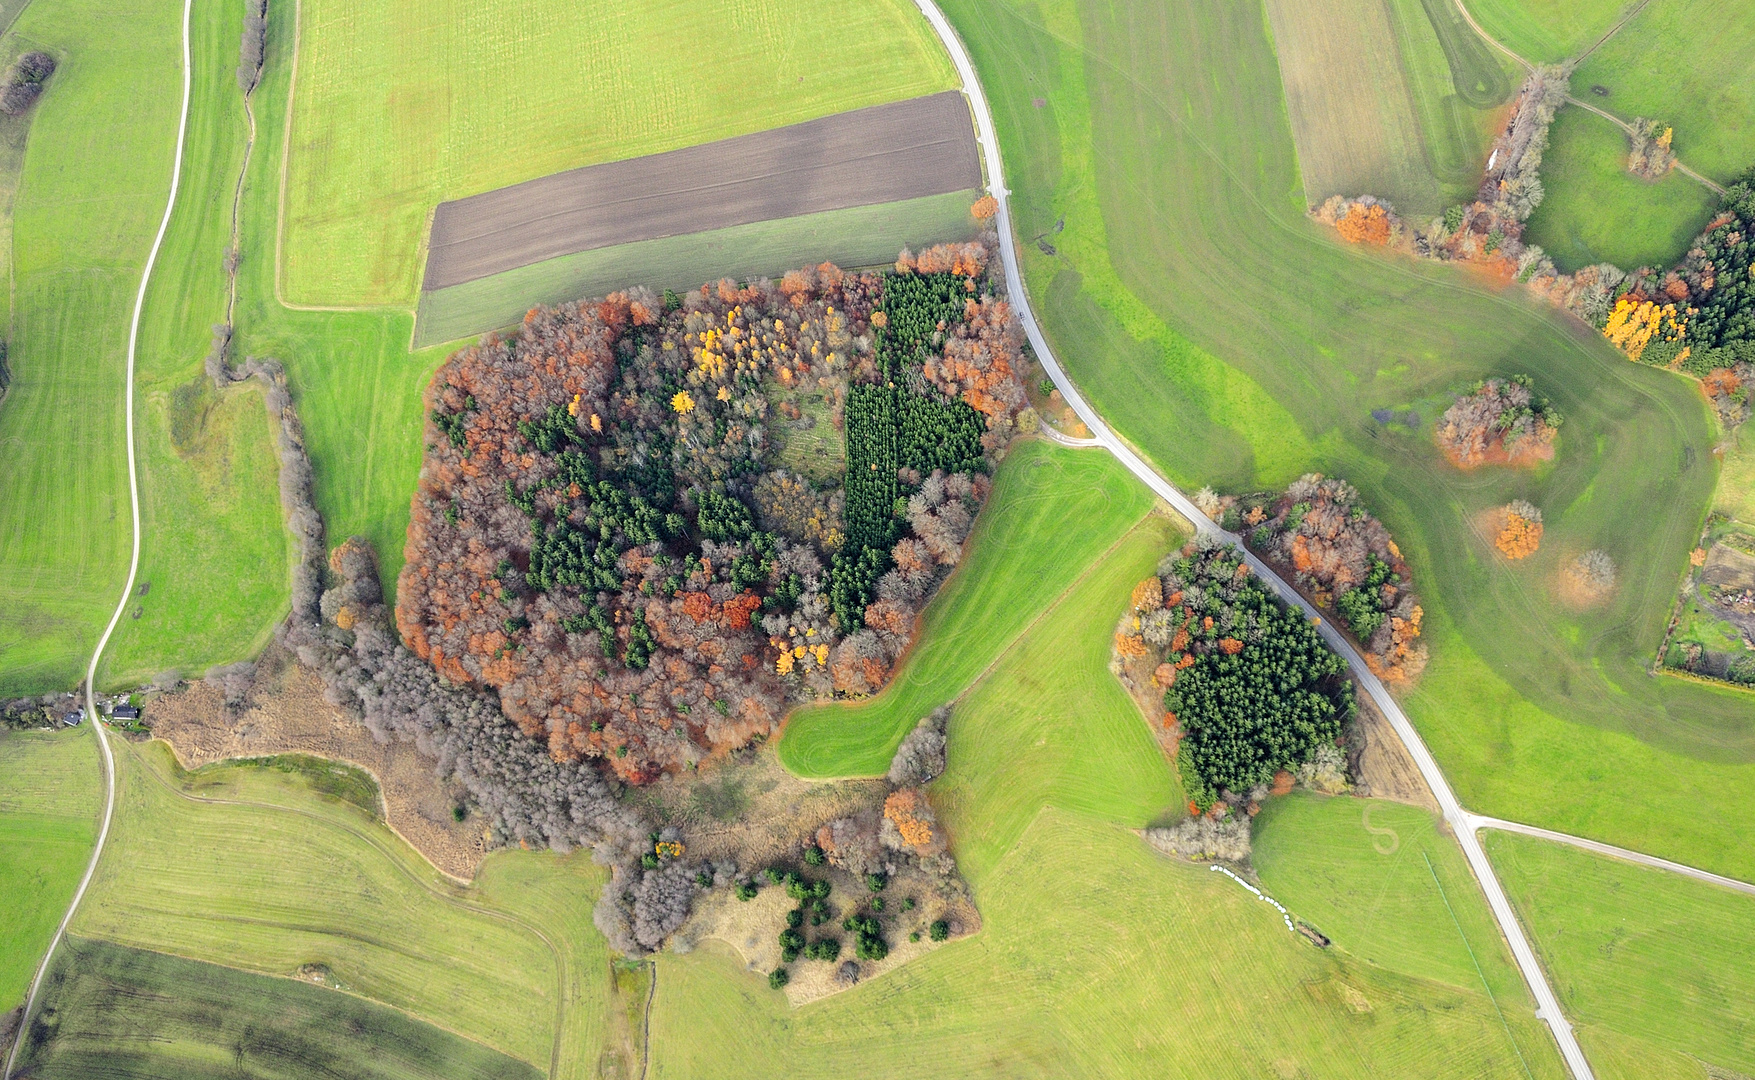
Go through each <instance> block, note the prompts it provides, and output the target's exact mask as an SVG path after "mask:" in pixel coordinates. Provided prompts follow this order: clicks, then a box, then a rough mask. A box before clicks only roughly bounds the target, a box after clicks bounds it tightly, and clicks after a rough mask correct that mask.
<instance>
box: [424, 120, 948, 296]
mask: <svg viewBox="0 0 1755 1080" xmlns="http://www.w3.org/2000/svg"><path fill="white" fill-rule="evenodd" d="M981 183H982V179H981V163H980V160H979V159H978V158H977V156H976V149H975V129H974V125H973V121H972V120H971V118H970V113H969V105H968V102H967V101H965V100H964V98H963V95H962V94H961V93H958V92H957V91H954V90H952V91H946V92H944V93H940V94H933V95H930V96H928V97H921V98H913V99H910V100H908V101H898V102H894V103H892V104H888V105H875V106H872V107H871V108H867V109H856V110H854V111H852V112H845V113H837V114H836V115H834V116H825V117H823V118H822V119H820V120H808V121H806V122H804V123H802V124H793V125H791V126H790V127H783V128H775V129H774V130H772V131H760V132H756V133H755V134H752V135H740V136H738V137H736V138H732V139H723V140H721V141H719V142H713V143H705V144H702V145H700V146H691V147H687V148H685V149H682V150H672V151H670V152H669V153H664V154H651V155H648V156H646V157H639V158H631V159H629V160H626V161H615V162H610V163H607V164H604V165H591V166H587V167H586V168H583V169H573V170H571V171H569V172H563V173H556V174H554V175H553V176H544V177H541V178H540V179H536V180H531V181H528V182H526V183H522V184H516V185H513V186H512V187H508V188H501V189H499V190H498V191H489V192H484V193H483V194H480V195H472V196H470V197H469V198H467V199H457V200H454V201H452V202H447V203H441V204H440V205H439V208H438V210H437V211H436V212H435V213H434V215H433V231H432V242H431V246H430V248H429V250H428V253H427V268H426V279H425V281H423V282H422V285H421V288H422V289H423V290H425V291H428V292H431V291H433V290H436V289H443V288H445V287H447V286H451V285H460V284H462V283H464V282H466V281H474V280H476V279H477V278H483V277H487V276H489V275H491V274H497V273H500V272H502V271H505V270H512V269H516V268H517V267H520V266H528V265H529V264H531V263H534V262H541V261H542V260H544V259H552V258H555V257H557V256H560V255H571V254H573V253H575V252H579V251H591V250H593V249H596V248H602V247H610V246H613V245H616V244H627V243H632V242H634V241H637V240H653V239H658V238H660V237H666V236H678V235H682V234H684V233H694V232H701V231H704V230H707V229H720V228H726V227H728V226H733V225H747V224H750V223H752V222H757V221H770V220H773V219H775V218H787V217H795V216H797V215H799V214H813V213H817V212H819V211H823V210H842V209H846V208H848V207H853V206H870V205H872V204H875V203H887V202H895V201H897V200H900V199H912V198H917V197H919V196H923V195H942V194H946V193H948V192H952V191H964V190H968V189H971V188H978V187H980V186H981Z"/></svg>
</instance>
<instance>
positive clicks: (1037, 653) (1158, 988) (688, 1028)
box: [650, 452, 1563, 1078]
mask: <svg viewBox="0 0 1755 1080" xmlns="http://www.w3.org/2000/svg"><path fill="white" fill-rule="evenodd" d="M1062 453H1064V452H1062ZM1168 525H1169V522H1168V521H1167V520H1166V519H1164V518H1160V517H1148V518H1146V519H1145V520H1144V521H1143V522H1141V524H1139V525H1138V526H1136V527H1135V528H1133V529H1132V530H1131V531H1129V532H1128V533H1127V534H1126V536H1125V538H1124V539H1123V540H1122V541H1121V543H1119V544H1118V545H1116V546H1115V547H1114V549H1113V550H1111V551H1110V552H1109V553H1108V555H1107V556H1106V557H1105V558H1104V559H1103V560H1102V561H1101V562H1099V563H1097V564H1096V565H1095V566H1093V567H1092V568H1091V570H1090V572H1089V574H1088V575H1087V576H1086V577H1085V578H1084V579H1083V580H1081V581H1080V582H1079V583H1078V585H1076V586H1075V587H1074V588H1073V589H1072V590H1070V591H1069V592H1067V593H1066V594H1065V595H1064V596H1063V597H1062V598H1061V599H1060V600H1058V601H1057V602H1056V603H1055V604H1054V605H1053V606H1052V607H1051V608H1050V609H1049V611H1048V612H1047V613H1046V614H1045V615H1044V616H1043V617H1042V618H1041V620H1040V621H1038V622H1036V623H1034V624H1033V625H1032V626H1031V627H1030V629H1029V630H1028V631H1027V632H1026V633H1025V635H1024V636H1023V637H1022V638H1020V639H1019V640H1018V641H1017V642H1016V643H1015V644H1013V645H1012V646H1011V647H1010V648H1009V649H1008V650H1006V651H1005V653H1004V654H1003V655H1002V656H1000V657H999V659H998V661H997V662H996V663H995V664H994V665H993V667H992V669H991V670H990V671H989V672H988V673H987V674H986V675H985V676H984V677H983V678H982V679H981V681H980V682H978V683H977V684H976V686H975V687H974V688H973V689H971V690H970V691H969V693H968V694H967V695H966V696H964V697H963V698H962V700H961V701H960V702H959V703H958V705H957V707H956V709H955V711H954V712H953V714H952V717H951V722H950V730H949V736H950V746H949V755H950V758H949V765H948V769H947V771H946V773H945V775H944V776H943V777H942V778H940V779H939V780H937V781H935V782H934V783H933V785H932V787H931V788H930V789H929V791H930V794H931V797H932V800H933V802H934V804H935V805H936V806H937V807H938V811H939V819H940V821H941V822H942V823H944V825H945V826H946V828H947V829H948V831H949V832H950V834H951V835H952V837H953V838H954V841H953V843H954V848H955V851H956V855H957V860H958V864H959V866H960V867H961V868H962V869H963V872H964V874H965V875H966V876H967V877H968V879H969V882H970V884H971V885H972V886H973V887H974V890H975V893H976V895H977V896H978V897H980V903H981V917H982V920H983V926H982V929H981V931H980V933H978V934H976V935H974V936H973V937H970V938H968V939H967V940H964V941H959V942H956V943H953V944H952V945H950V946H948V947H946V948H943V949H939V950H936V951H934V952H932V953H931V954H929V955H927V956H925V957H923V958H921V959H919V960H917V961H914V962H912V963H910V964H908V965H907V966H905V967H902V968H899V969H897V970H896V971H894V972H891V973H889V974H887V975H885V976H883V977H882V978H880V979H876V980H873V981H871V982H867V983H864V984H861V985H860V986H858V987H856V988H854V989H852V990H849V991H847V992H845V993H841V994H837V995H835V996H834V997H832V998H828V999H826V1000H823V1001H819V1002H816V1003H814V1004H812V1005H810V1006H809V1007H807V1008H804V1009H798V1010H794V1009H791V1008H789V1007H788V1006H787V1005H786V1002H785V998H784V997H783V996H782V995H780V994H777V993H775V992H773V991H771V990H769V989H768V988H767V986H766V985H765V984H764V983H763V982H762V981H761V980H760V979H759V978H758V977H757V976H754V975H751V974H750V973H749V972H747V971H744V970H743V969H742V965H741V964H739V963H738V962H737V961H736V959H735V957H733V956H732V955H730V953H729V950H727V949H725V948H724V947H722V946H717V945H714V947H709V948H704V949H701V950H697V951H696V952H694V953H691V954H688V955H683V956H677V955H672V954H665V955H664V956H662V957H661V958H660V959H659V961H658V969H659V979H658V994H657V998H656V1000H655V1002H654V1004H653V1009H652V1067H651V1072H650V1075H651V1076H653V1077H655V1078H678V1077H693V1076H703V1077H705V1076H727V1075H754V1074H756V1073H758V1072H760V1073H768V1072H773V1071H776V1070H780V1071H784V1072H786V1073H787V1074H788V1075H796V1076H845V1075H849V1074H852V1073H857V1074H859V1075H862V1076H873V1077H885V1076H897V1077H909V1076H917V1075H919V1071H920V1062H921V1061H923V1060H924V1061H931V1062H933V1063H934V1064H933V1067H932V1071H934V1072H935V1073H938V1074H943V1075H957V1076H1006V1077H1025V1076H1028V1077H1035V1076H1113V1075H1116V1070H1117V1063H1118V1062H1123V1063H1125V1069H1124V1071H1125V1072H1126V1073H1127V1074H1128V1075H1153V1076H1159V1075H1164V1076H1197V1075H1198V1076H1211V1075H1221V1076H1251V1077H1254V1076H1297V1075H1305V1074H1315V1073H1317V1072H1319V1071H1320V1072H1321V1073H1322V1074H1323V1075H1333V1076H1337V1077H1346V1076H1360V1077H1364V1076H1414V1075H1418V1076H1428V1077H1435V1078H1437V1077H1449V1076H1456V1077H1463V1076H1469V1077H1474V1076H1512V1075H1518V1076H1521V1075H1524V1074H1523V1070H1522V1067H1520V1065H1519V1064H1518V1058H1517V1050H1515V1049H1514V1048H1513V1043H1512V1042H1511V1041H1510V1040H1509V1039H1508V1038H1507V1035H1506V1030H1505V1027H1504V1026H1503V1025H1502V1024H1501V1023H1500V1020H1499V1017H1498V1015H1497V1014H1496V1013H1495V1012H1494V1010H1493V1006H1492V1003H1491V1002H1490V1001H1489V1000H1488V998H1487V996H1486V994H1485V993H1484V992H1483V991H1481V990H1480V989H1479V984H1478V983H1476V984H1475V985H1474V986H1473V987H1460V988H1459V987H1458V986H1455V985H1451V984H1450V983H1449V980H1448V978H1447V973H1446V972H1444V971H1438V972H1437V973H1436V978H1427V977H1420V976H1410V975H1408V974H1404V972H1407V971H1410V970H1411V971H1416V972H1418V971H1419V970H1420V969H1421V967H1422V966H1423V965H1424V964H1425V960H1424V954H1422V953H1420V952H1418V951H1404V950H1403V949H1402V947H1401V945H1400V944H1399V939H1398V941H1397V942H1393V943H1391V944H1390V945H1389V946H1387V947H1386V948H1385V949H1384V950H1382V951H1380V952H1379V953H1378V954H1377V957H1376V959H1378V960H1379V963H1380V965H1381V966H1373V965H1371V964H1366V963H1363V962H1360V961H1358V960H1356V959H1353V958H1352V957H1349V956H1347V955H1345V954H1344V953H1343V952H1342V951H1341V950H1333V951H1327V952H1325V951H1321V950H1318V949H1316V948H1315V947H1314V946H1312V945H1310V944H1309V943H1308V942H1306V941H1305V940H1304V939H1303V938H1301V937H1298V936H1295V935H1293V934H1291V933H1289V932H1288V931H1287V930H1286V927H1285V924H1284V923H1283V922H1282V921H1281V920H1280V916H1279V913H1278V912H1276V911H1274V910H1273V909H1272V908H1270V907H1268V906H1267V905H1266V904H1264V903H1262V902H1261V901H1259V900H1257V899H1255V898H1254V897H1253V896H1251V895H1250V894H1249V893H1247V892H1245V891H1244V890H1243V889H1242V888H1240V887H1239V886H1238V885H1237V884H1236V883H1234V882H1232V881H1231V880H1229V879H1228V878H1225V877H1224V876H1222V875H1220V874H1215V873H1212V872H1211V871H1209V870H1208V869H1207V868H1206V867H1205V866H1204V865H1199V864H1192V863H1182V862H1177V861H1173V860H1170V859H1168V858H1165V857H1163V856H1161V855H1158V854H1156V853H1155V852H1153V851H1152V850H1151V849H1149V848H1148V847H1147V846H1146V845H1145V844H1144V843H1143V842H1142V841H1141V840H1140V839H1139V838H1138V837H1137V836H1135V835H1133V834H1132V832H1131V830H1133V829H1138V828H1140V827H1142V826H1144V825H1147V824H1149V823H1150V822H1152V821H1154V820H1155V819H1159V818H1161V817H1163V816H1165V815H1166V811H1168V812H1170V813H1171V814H1175V813H1180V811H1179V810H1178V809H1176V808H1177V807H1179V806H1180V804H1181V800H1182V793H1181V790H1180V788H1179V786H1178V785H1177V783H1176V779H1175V776H1174V774H1173V772H1172V770H1171V769H1170V767H1169V765H1168V763H1167V762H1166V761H1165V760H1164V757H1163V754H1162V753H1161V751H1160V750H1159V749H1158V747H1157V745H1156V743H1155V741H1154V740H1153V738H1152V736H1151V734H1150V733H1149V732H1148V731H1147V729H1146V726H1145V721H1144V719H1143V718H1142V717H1141V716H1140V714H1139V711H1138V709H1137V708H1136V707H1135V706H1134V705H1133V703H1132V701H1131V700H1130V699H1129V698H1128V695H1127V693H1126V692H1125V691H1124V690H1123V689H1122V687H1121V685H1120V683H1119V682H1118V681H1117V680H1116V679H1115V678H1114V677H1113V676H1111V675H1110V674H1109V673H1108V671H1107V670H1106V666H1107V662H1108V657H1109V650H1110V640H1109V631H1110V628H1111V627H1113V626H1114V624H1115V620H1116V618H1117V617H1118V616H1119V614H1120V612H1121V609H1122V608H1123V607H1124V606H1125V604H1126V603H1127V595H1128V591H1129V589H1130V588H1131V587H1132V585H1133V584H1134V582H1136V581H1138V580H1139V579H1140V578H1142V577H1144V576H1145V575H1146V574H1148V573H1150V572H1151V570H1152V568H1153V567H1154V566H1156V564H1157V562H1158V559H1159V558H1160V557H1161V556H1162V555H1163V554H1164V553H1165V552H1166V551H1167V550H1168V549H1169V547H1170V546H1172V545H1174V544H1176V543H1177V542H1178V539H1179V536H1178V534H1176V533H1175V532H1174V531H1172V530H1170V529H1169V528H1168ZM1304 809H1305V807H1304V802H1303V800H1295V801H1294V802H1293V804H1292V805H1290V806H1289V807H1288V809H1287V812H1286V815H1285V816H1287V817H1295V816H1297V815H1300V814H1302V813H1303V812H1304ZM1375 870H1376V868H1375V867H1373V866H1370V865H1365V866H1362V868H1361V873H1366V874H1370V873H1373V872H1374V871H1375ZM1440 872H1441V873H1448V872H1449V864H1445V865H1442V866H1441V867H1440ZM1446 880H1447V881H1448V880H1449V879H1448V877H1447V879H1446ZM1465 880H1466V879H1465ZM1400 883H1401V879H1400V878H1399V877H1397V876H1396V875H1394V874H1390V875H1380V876H1376V877H1368V878H1366V879H1365V880H1363V881H1360V882H1357V883H1355V886H1356V887H1357V888H1360V889H1362V890H1366V891H1376V890H1379V889H1390V888H1394V887H1397V886H1398V885H1399V884H1400ZM1453 903H1456V904H1457V906H1458V909H1459V912H1460V913H1461V914H1462V916H1463V919H1464V924H1465V925H1466V926H1471V927H1473V926H1477V925H1484V921H1485V920H1486V918H1487V916H1486V914H1485V911H1484V905H1483V904H1482V901H1481V900H1480V899H1479V894H1478V892H1465V893H1464V894H1463V895H1462V896H1460V897H1455V896H1453ZM1496 941H1497V939H1496V938H1494V937H1493V936H1492V935H1491V934H1486V935H1482V937H1481V940H1479V941H1477V942H1476V947H1477V949H1483V950H1488V951H1489V952H1491V953H1495V954H1496V953H1497V951H1498V949H1499V946H1498V945H1496V944H1495V942H1496ZM1484 963H1487V964H1489V965H1494V964H1497V965H1499V966H1500V967H1504V966H1505V965H1506V963H1507V962H1506V961H1505V960H1504V959H1503V958H1502V957H1496V956H1495V955H1489V956H1487V957H1486V959H1485V960H1484ZM1490 970H1496V969H1495V968H1491V967H1490ZM1516 985H1517V984H1516V982H1515V977H1513V982H1512V990H1511V991H1508V992H1507V993H1506V994H1505V995H1503V996H1502V997H1501V999H1500V1004H1501V1005H1502V1006H1503V1007H1504V1008H1505V1011H1506V1014H1507V1016H1508V1018H1509V1021H1510V1025H1511V1028H1512V1030H1513V1032H1515V1033H1516V1045H1517V1046H1518V1047H1520V1048H1521V1049H1522V1053H1523V1055H1524V1056H1525V1057H1526V1058H1527V1059H1528V1062H1529V1066H1530V1069H1531V1074H1532V1075H1534V1076H1536V1077H1541V1078H1546V1077H1560V1076H1562V1075H1563V1066H1562V1065H1561V1063H1560V1061H1559V1058H1558V1057H1557V1055H1556V1054H1555V1053H1554V1051H1553V1050H1552V1043H1551V1041H1550V1040H1549V1039H1548V1038H1547V1036H1546V1033H1545V1032H1544V1031H1543V1030H1542V1029H1541V1028H1540V1027H1539V1025H1538V1023H1537V1021H1536V1020H1535V1019H1534V1016H1533V1013H1532V1011H1531V1007H1530V1005H1529V1004H1528V1002H1527V1000H1526V999H1525V998H1524V997H1523V996H1522V994H1521V992H1520V991H1517V990H1516ZM1239 1016H1248V1017H1250V1018H1251V1020H1250V1022H1249V1023H1247V1024H1243V1025H1239V1024H1238V1023H1237V1017H1239Z"/></svg>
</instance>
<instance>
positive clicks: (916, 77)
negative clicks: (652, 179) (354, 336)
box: [281, 0, 955, 306]
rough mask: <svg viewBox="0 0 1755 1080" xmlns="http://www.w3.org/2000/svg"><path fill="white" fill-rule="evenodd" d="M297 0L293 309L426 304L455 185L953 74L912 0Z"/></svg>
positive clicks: (539, 172) (866, 101) (841, 104)
mask: <svg viewBox="0 0 1755 1080" xmlns="http://www.w3.org/2000/svg"><path fill="white" fill-rule="evenodd" d="M300 7H301V9H302V11H301V22H300V28H299V33H300V52H301V54H302V55H301V56H300V58H299V72H298V88H297V90H296V92H295V94H294V98H293V113H294V120H293V131H292V156H291V159H290V161H289V163H288V165H289V169H288V173H287V178H286V198H287V205H286V235H285V237H284V241H285V248H284V251H283V257H284V259H285V262H284V264H283V266H282V269H281V272H282V274H283V277H282V279H281V281H282V284H283V287H284V289H285V295H286V297H287V298H288V299H289V300H292V301H294V302H296V303H305V304H346V305H361V304H390V305H398V306H411V305H412V304H413V303H414V300H415V291H416V289H417V287H418V284H419V274H420V266H421V259H422V256H423V253H424V244H425V240H426V226H427V219H428V216H429V215H430V214H431V213H432V210H433V207H435V206H437V205H438V204H439V203H440V202H443V201H444V200H446V199H453V198H459V197H461V196H464V195H472V194H475V193H477V192H481V191H488V190H491V189H493V188H498V187H504V186H506V185H508V184H515V183H519V182H521V181H524V180H530V179H534V178H536V177H538V176H546V175H548V174H549V173H554V172H559V171H561V170H563V169H570V168H576V167H578V166H581V165H592V164H596V163H598V162H601V161H614V160H617V159H620V158H627V157H637V156H639V155H642V154H651V153H658V152H661V151H664V150H674V149H677V148H678V147H683V146H690V145H693V144H695V143H701V142H711V141H713V140H716V139H723V138H729V137H731V136H733V135H742V134H745V133H747V132H750V131H757V130H763V129H766V128H771V127H780V126H783V125H785V124H791V123H796V122H798V121H801V120H809V119H813V118H815V117H818V116H824V115H827V114H829V113H833V112H840V111H842V110H844V109H854V108H859V107H861V106H865V105H877V104H880V103H882V102H886V101H895V100H900V99H902V98H909V97H916V96H919V95H922V94H928V93H932V92H933V91H936V90H943V89H946V88H948V87H950V86H952V85H954V84H955V78H954V76H953V74H952V72H951V66H950V62H949V60H948V59H947V58H945V56H944V55H943V50H942V49H941V48H940V47H939V45H938V42H937V40H936V39H935V38H934V37H933V36H932V31H931V29H930V28H929V27H928V26H927V25H926V22H925V20H924V19H922V18H921V17H920V16H919V15H918V14H917V12H916V10H915V8H914V6H913V5H912V4H910V3H908V2H907V0H869V2H867V3H863V4H858V5H846V4H836V3H833V2H832V0H771V2H766V3H762V4H759V5H758V4H735V5H729V6H727V5H717V4H699V3H692V2H688V0H659V2H655V3H646V4H640V5H622V6H620V7H617V8H615V9H614V10H613V11H606V12H602V13H600V14H597V15H593V16H590V17H581V14H582V13H581V12H580V11H579V9H578V8H577V6H576V5H573V4H568V3H565V2H563V0H541V2H539V3H536V4H534V5H532V4H522V5H511V4H489V5H481V4H462V3H458V4H452V3H446V4H439V5H434V4H432V3H430V2H427V0H398V2H396V3H388V4H380V5H374V6H373V7H372V8H371V9H370V10H366V11H361V10H357V9H355V8H353V7H352V6H350V5H347V4H344V3H341V2H339V0H300ZM533 70H541V71H542V72H543V73H544V74H543V76H542V77H541V78H531V77H530V72H532V71H533Z"/></svg>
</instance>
